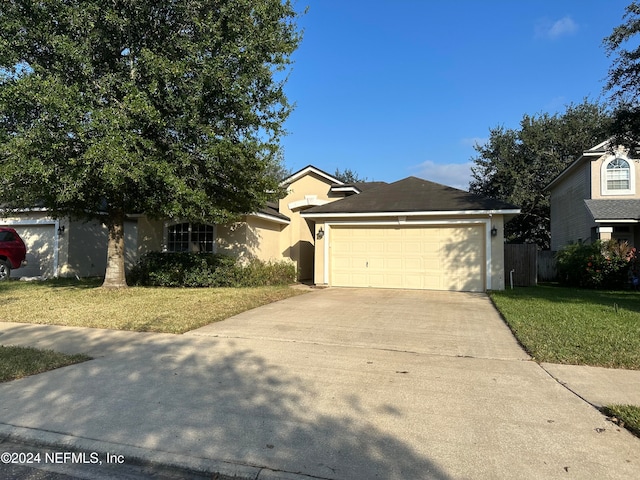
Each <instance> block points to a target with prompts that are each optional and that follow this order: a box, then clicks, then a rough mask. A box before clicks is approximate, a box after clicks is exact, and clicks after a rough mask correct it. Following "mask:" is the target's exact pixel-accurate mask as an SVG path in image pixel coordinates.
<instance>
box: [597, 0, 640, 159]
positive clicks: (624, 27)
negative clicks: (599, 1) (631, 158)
mask: <svg viewBox="0 0 640 480" xmlns="http://www.w3.org/2000/svg"><path fill="white" fill-rule="evenodd" d="M623 20H624V23H622V24H621V25H619V26H617V27H615V28H614V30H613V32H612V33H611V35H609V36H608V37H606V38H605V39H604V41H603V44H604V47H605V50H606V53H607V56H609V57H610V56H612V55H614V56H615V58H614V60H613V63H612V65H611V67H610V68H609V73H608V79H607V85H606V89H607V90H608V91H609V92H610V93H611V103H612V105H613V106H614V115H613V118H614V121H613V126H612V133H613V141H612V143H613V144H614V145H623V146H625V147H627V148H630V149H634V148H638V147H640V101H639V100H638V98H639V95H640V45H638V42H637V36H638V33H640V3H638V2H637V1H633V2H631V4H629V5H628V6H627V7H626V9H625V13H624V15H623ZM631 45H633V47H632V48H628V47H630V46H631Z"/></svg>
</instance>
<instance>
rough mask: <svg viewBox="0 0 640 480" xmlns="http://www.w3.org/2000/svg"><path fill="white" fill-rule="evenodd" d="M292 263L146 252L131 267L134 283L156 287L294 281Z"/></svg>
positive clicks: (131, 281)
mask: <svg viewBox="0 0 640 480" xmlns="http://www.w3.org/2000/svg"><path fill="white" fill-rule="evenodd" d="M295 273H296V272H295V267H294V265H293V264H292V263H289V262H286V261H281V262H263V261H260V260H251V261H250V262H249V263H248V264H246V265H241V264H240V263H239V262H238V260H237V259H236V258H234V257H231V256H229V255H220V254H212V253H190V252H179V253H162V252H150V253H147V254H145V255H144V256H143V257H142V258H141V259H140V261H139V262H138V263H137V264H136V265H135V266H134V267H133V268H132V270H131V272H130V274H129V282H130V283H131V284H132V285H143V286H154V287H257V286H268V285H286V284H288V283H292V282H294V281H295Z"/></svg>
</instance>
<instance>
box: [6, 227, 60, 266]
mask: <svg viewBox="0 0 640 480" xmlns="http://www.w3.org/2000/svg"><path fill="white" fill-rule="evenodd" d="M11 227H13V228H15V229H16V232H18V235H20V237H22V240H23V241H24V243H25V245H26V246H27V266H26V267H22V268H20V269H17V270H12V271H11V277H13V278H19V277H39V276H42V277H46V278H50V277H53V275H54V274H55V265H54V246H55V227H54V225H53V224H44V225H11Z"/></svg>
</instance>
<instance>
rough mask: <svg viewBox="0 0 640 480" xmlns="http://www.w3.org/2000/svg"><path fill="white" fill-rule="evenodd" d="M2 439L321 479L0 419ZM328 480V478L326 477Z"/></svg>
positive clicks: (146, 460)
mask: <svg viewBox="0 0 640 480" xmlns="http://www.w3.org/2000/svg"><path fill="white" fill-rule="evenodd" d="M0 440H8V441H13V442H16V443H24V444H27V445H29V446H40V447H47V448H50V449H54V450H55V449H58V450H60V451H61V452H63V451H64V452H67V451H84V452H92V453H93V452H97V453H98V454H99V457H100V458H105V457H106V455H107V454H108V453H109V454H114V455H119V456H122V457H123V458H124V459H125V461H126V462H127V463H135V464H149V465H156V466H163V467H170V468H176V469H180V470H185V471H189V472H192V473H196V474H207V475H214V478H217V475H221V476H222V477H223V478H225V477H229V478H233V479H238V480H310V479H318V477H312V476H308V475H304V474H299V473H293V472H279V471H275V470H270V469H268V468H263V467H257V466H251V465H242V464H238V463H233V462H225V461H221V460H212V459H206V458H199V457H192V456H189V455H183V454H176V453H170V452H163V451H160V450H150V449H146V448H141V447H136V446H132V445H122V444H118V443H112V442H104V441H101V440H94V439H90V438H82V437H75V436H73V435H66V434H62V433H57V432H49V431H45V430H37V429H32V428H26V427H17V426H13V425H7V424H3V423H0ZM322 480H326V479H322Z"/></svg>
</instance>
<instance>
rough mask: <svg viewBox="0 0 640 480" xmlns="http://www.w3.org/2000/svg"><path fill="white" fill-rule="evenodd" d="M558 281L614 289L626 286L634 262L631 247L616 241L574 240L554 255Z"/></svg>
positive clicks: (586, 286)
mask: <svg viewBox="0 0 640 480" xmlns="http://www.w3.org/2000/svg"><path fill="white" fill-rule="evenodd" d="M556 260H557V269H558V280H559V281H560V282H561V283H563V284H565V285H568V286H573V287H582V288H599V289H615V288H621V287H623V286H625V285H626V283H627V282H628V280H629V274H630V271H631V269H632V268H633V267H634V265H635V263H636V254H635V249H632V248H630V247H629V245H628V244H627V243H626V242H622V243H619V242H618V241H617V240H607V241H600V240H597V241H595V242H593V243H590V244H584V243H575V244H572V245H568V246H567V247H565V248H564V249H563V250H561V251H559V252H558V254H557V257H556Z"/></svg>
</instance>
